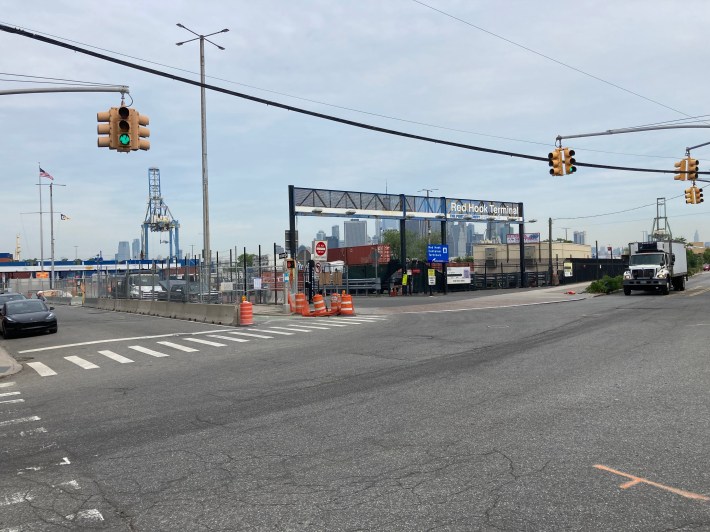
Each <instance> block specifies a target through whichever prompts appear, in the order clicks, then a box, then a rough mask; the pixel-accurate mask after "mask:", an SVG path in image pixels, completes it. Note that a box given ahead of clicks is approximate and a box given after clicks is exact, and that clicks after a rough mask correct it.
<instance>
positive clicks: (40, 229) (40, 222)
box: [37, 163, 44, 271]
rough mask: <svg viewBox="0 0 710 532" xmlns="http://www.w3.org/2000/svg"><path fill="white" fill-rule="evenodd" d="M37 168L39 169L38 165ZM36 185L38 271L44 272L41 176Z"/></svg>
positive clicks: (38, 164)
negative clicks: (37, 199)
mask: <svg viewBox="0 0 710 532" xmlns="http://www.w3.org/2000/svg"><path fill="white" fill-rule="evenodd" d="M37 166H39V167H41V164H40V163H37ZM37 185H38V186H39V260H40V270H41V271H44V232H43V231H42V176H41V175H40V176H38V177H37Z"/></svg>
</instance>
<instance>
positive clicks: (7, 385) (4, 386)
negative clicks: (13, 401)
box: [0, 381, 15, 388]
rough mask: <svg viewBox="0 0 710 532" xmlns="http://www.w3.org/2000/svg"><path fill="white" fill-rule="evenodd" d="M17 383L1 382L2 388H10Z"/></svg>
mask: <svg viewBox="0 0 710 532" xmlns="http://www.w3.org/2000/svg"><path fill="white" fill-rule="evenodd" d="M14 385H15V381H12V382H0V388H9V387H10V386H14Z"/></svg>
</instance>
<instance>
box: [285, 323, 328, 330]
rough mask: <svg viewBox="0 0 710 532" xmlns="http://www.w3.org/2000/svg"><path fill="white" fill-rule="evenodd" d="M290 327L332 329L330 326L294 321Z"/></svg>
mask: <svg viewBox="0 0 710 532" xmlns="http://www.w3.org/2000/svg"><path fill="white" fill-rule="evenodd" d="M289 327H303V328H304V329H323V330H324V331H327V330H328V329H330V327H321V326H319V325H301V324H300V323H294V324H293V325H289Z"/></svg>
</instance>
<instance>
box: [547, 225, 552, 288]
mask: <svg viewBox="0 0 710 532" xmlns="http://www.w3.org/2000/svg"><path fill="white" fill-rule="evenodd" d="M547 231H548V233H547V260H548V268H547V274H548V276H549V278H550V281H549V282H550V285H552V218H548V219H547Z"/></svg>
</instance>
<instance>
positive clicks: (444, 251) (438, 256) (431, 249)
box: [426, 244, 449, 262]
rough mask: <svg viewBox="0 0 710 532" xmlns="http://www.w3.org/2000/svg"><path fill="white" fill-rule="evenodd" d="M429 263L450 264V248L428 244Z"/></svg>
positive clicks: (427, 257) (427, 255)
mask: <svg viewBox="0 0 710 532" xmlns="http://www.w3.org/2000/svg"><path fill="white" fill-rule="evenodd" d="M426 260H427V262H449V246H445V245H443V244H428V245H427V247H426Z"/></svg>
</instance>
